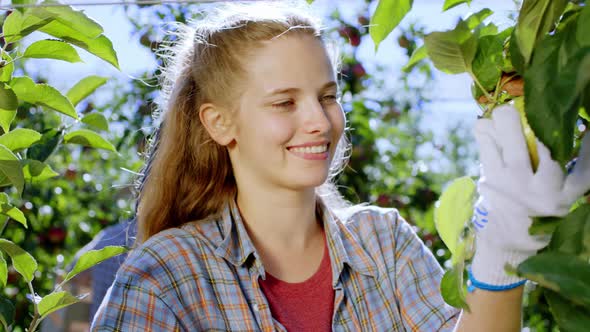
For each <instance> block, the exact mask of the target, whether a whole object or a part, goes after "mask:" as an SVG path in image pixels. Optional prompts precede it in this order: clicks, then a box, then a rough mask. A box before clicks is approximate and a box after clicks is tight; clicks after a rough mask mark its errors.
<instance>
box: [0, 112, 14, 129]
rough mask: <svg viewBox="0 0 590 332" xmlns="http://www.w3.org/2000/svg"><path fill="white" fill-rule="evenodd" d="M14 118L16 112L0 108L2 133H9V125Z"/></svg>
mask: <svg viewBox="0 0 590 332" xmlns="http://www.w3.org/2000/svg"><path fill="white" fill-rule="evenodd" d="M15 117H16V111H8V110H5V109H2V108H0V127H2V130H4V132H8V131H10V124H11V123H12V120H14V118H15Z"/></svg>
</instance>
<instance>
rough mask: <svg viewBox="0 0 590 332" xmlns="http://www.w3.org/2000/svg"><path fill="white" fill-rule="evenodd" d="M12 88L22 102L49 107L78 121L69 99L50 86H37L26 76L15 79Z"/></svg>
mask: <svg viewBox="0 0 590 332" xmlns="http://www.w3.org/2000/svg"><path fill="white" fill-rule="evenodd" d="M10 86H11V87H12V90H14V92H15V93H16V95H17V96H18V98H19V99H20V100H23V101H26V102H27V103H31V104H35V105H40V106H44V107H48V108H50V109H52V110H55V111H57V112H60V113H62V114H65V115H67V116H70V117H72V118H74V119H78V114H76V110H75V109H74V106H73V105H72V103H71V102H70V101H69V100H68V98H66V97H65V96H64V95H62V94H61V93H60V92H59V91H57V89H55V88H54V87H52V86H50V85H48V84H35V82H33V80H32V79H31V78H29V77H27V76H25V77H15V78H13V79H12V81H11V82H10Z"/></svg>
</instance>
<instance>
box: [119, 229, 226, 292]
mask: <svg viewBox="0 0 590 332" xmlns="http://www.w3.org/2000/svg"><path fill="white" fill-rule="evenodd" d="M215 224H216V222H215V220H203V221H195V222H190V223H187V224H185V225H182V226H181V227H178V228H170V229H167V230H164V231H161V232H159V233H157V234H155V235H154V236H152V237H150V238H149V239H148V240H147V241H145V242H144V243H142V244H140V245H139V246H137V247H136V248H134V249H132V250H131V252H130V253H129V255H128V257H127V259H126V260H125V262H124V263H123V265H122V266H121V268H120V269H119V272H118V273H117V279H116V281H117V282H122V283H125V284H128V285H136V286H141V285H140V284H142V285H143V286H150V287H159V286H161V285H165V284H166V283H168V282H170V281H172V280H174V279H182V278H183V276H184V275H185V274H194V272H195V271H194V269H195V268H196V269H198V267H199V266H200V265H201V264H200V262H201V261H202V260H205V259H208V258H210V259H215V258H214V256H215V249H216V248H217V245H218V243H219V242H220V241H221V240H222V236H221V234H220V232H219V230H218V227H215ZM197 272H198V271H197Z"/></svg>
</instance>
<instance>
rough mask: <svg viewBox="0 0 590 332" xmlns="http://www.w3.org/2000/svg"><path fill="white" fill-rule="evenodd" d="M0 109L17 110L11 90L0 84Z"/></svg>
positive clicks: (16, 100) (14, 96)
mask: <svg viewBox="0 0 590 332" xmlns="http://www.w3.org/2000/svg"><path fill="white" fill-rule="evenodd" d="M0 108H1V109H5V110H10V111H13V110H15V109H17V108H18V98H17V97H16V94H15V93H14V91H12V89H11V88H10V87H8V86H6V84H4V83H1V82H0Z"/></svg>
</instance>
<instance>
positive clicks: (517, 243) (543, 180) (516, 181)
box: [470, 105, 590, 290]
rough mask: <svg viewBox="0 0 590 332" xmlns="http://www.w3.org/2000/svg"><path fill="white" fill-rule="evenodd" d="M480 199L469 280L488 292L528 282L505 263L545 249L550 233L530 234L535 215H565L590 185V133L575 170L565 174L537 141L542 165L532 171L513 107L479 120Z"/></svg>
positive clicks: (476, 213)
mask: <svg viewBox="0 0 590 332" xmlns="http://www.w3.org/2000/svg"><path fill="white" fill-rule="evenodd" d="M474 134H475V138H476V140H477V143H478V146H479V155H480V161H481V171H482V174H481V177H480V180H479V182H478V192H479V194H480V198H479V200H478V201H477V203H476V204H475V211H474V217H473V220H472V222H473V225H474V226H475V229H476V240H475V241H476V251H475V255H474V257H473V261H472V265H471V271H470V279H471V282H472V285H473V286H474V287H477V288H482V289H487V290H504V289H510V288H514V287H517V286H519V285H521V284H523V283H524V280H523V279H521V278H519V277H516V276H511V275H508V274H506V272H505V269H504V266H505V265H506V264H510V265H512V266H517V265H519V264H520V263H521V262H523V261H524V260H525V259H527V258H528V257H530V256H533V255H534V254H535V253H536V252H537V251H538V250H539V249H541V248H543V247H545V246H546V245H547V244H548V243H549V240H550V237H549V236H532V235H530V234H529V227H530V226H531V224H532V219H531V217H544V216H564V215H566V214H567V213H568V211H569V209H570V207H571V206H572V204H573V203H574V202H575V201H576V200H577V199H578V198H579V197H581V196H582V195H583V194H584V193H585V192H586V191H587V190H588V189H590V160H589V159H590V135H585V137H584V142H583V144H582V148H581V150H580V154H579V156H578V159H577V162H576V165H575V168H574V169H573V172H571V174H569V175H567V176H566V174H565V172H564V171H563V170H562V168H561V166H560V165H559V164H558V163H557V162H555V161H554V160H552V159H551V154H550V152H549V150H548V149H547V147H546V146H545V145H543V144H542V143H541V142H540V141H538V140H537V149H538V154H539V165H538V168H537V171H536V172H533V170H532V167H531V162H530V159H529V153H528V149H527V146H526V142H525V138H524V135H523V130H522V126H521V123H520V115H519V114H518V111H517V110H516V109H515V108H514V107H512V106H508V105H506V106H500V107H498V108H496V109H495V110H494V112H493V115H492V119H480V120H477V123H476V125H475V131H474Z"/></svg>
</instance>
